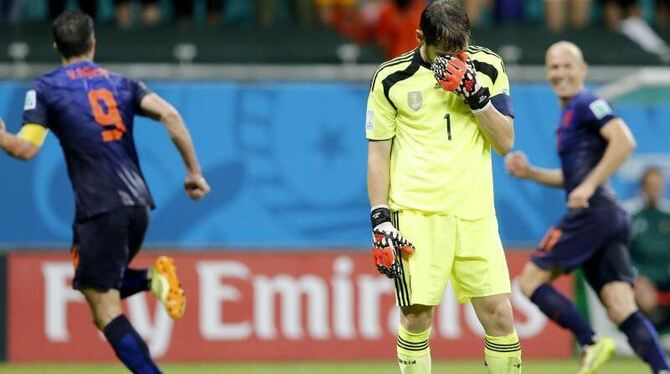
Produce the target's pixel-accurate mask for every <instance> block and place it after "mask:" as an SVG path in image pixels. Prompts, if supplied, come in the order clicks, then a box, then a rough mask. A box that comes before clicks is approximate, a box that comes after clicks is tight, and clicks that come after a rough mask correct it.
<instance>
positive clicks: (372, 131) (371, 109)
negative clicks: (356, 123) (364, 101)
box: [365, 74, 396, 140]
mask: <svg viewBox="0 0 670 374" xmlns="http://www.w3.org/2000/svg"><path fill="white" fill-rule="evenodd" d="M379 75H381V74H376V75H375V78H374V79H375V81H373V82H372V84H371V87H370V94H369V96H368V105H367V111H366V114H365V137H366V138H367V139H368V140H388V139H391V138H393V137H394V136H395V119H396V110H395V108H394V107H393V105H392V104H391V102H390V101H389V99H388V97H387V96H386V95H385V94H384V87H383V84H382V79H381V77H379Z"/></svg>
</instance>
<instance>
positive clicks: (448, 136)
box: [444, 113, 451, 140]
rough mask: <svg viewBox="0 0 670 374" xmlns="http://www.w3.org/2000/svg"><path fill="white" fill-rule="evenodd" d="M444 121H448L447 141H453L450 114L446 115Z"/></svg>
mask: <svg viewBox="0 0 670 374" xmlns="http://www.w3.org/2000/svg"><path fill="white" fill-rule="evenodd" d="M444 119H446V120H447V139H449V140H451V115H450V114H449V113H447V114H445V115H444Z"/></svg>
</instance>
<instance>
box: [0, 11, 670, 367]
mask: <svg viewBox="0 0 670 374" xmlns="http://www.w3.org/2000/svg"><path fill="white" fill-rule="evenodd" d="M420 1H422V0H417V2H420ZM465 1H466V2H467V5H468V7H469V10H470V12H471V13H470V16H471V19H472V20H473V23H474V24H475V25H474V28H473V33H472V34H473V40H474V43H476V44H479V45H483V46H486V47H488V48H490V49H491V50H493V51H494V52H496V53H498V54H500V55H501V56H502V57H503V58H504V59H505V60H506V62H507V68H508V71H509V75H510V78H511V82H512V86H511V93H512V97H513V102H514V106H515V112H516V132H517V139H516V145H515V148H516V149H520V150H523V151H525V152H526V153H527V154H528V155H529V157H530V158H531V160H533V162H534V163H537V164H539V165H543V166H557V165H558V160H557V157H556V156H555V154H554V128H555V123H556V121H557V118H558V113H559V108H558V105H557V102H556V100H555V98H554V97H553V94H552V92H551V90H550V88H549V87H548V86H547V85H546V84H545V83H544V81H543V78H544V70H543V66H542V64H543V58H544V51H545V50H546V48H547V47H548V46H549V45H550V44H551V43H553V42H555V41H558V40H562V39H567V40H571V41H574V42H576V43H577V44H579V45H580V46H581V47H582V48H583V50H584V54H585V58H586V60H587V61H588V62H589V63H590V65H591V68H590V78H589V84H590V85H591V87H592V88H595V89H597V90H599V91H600V92H601V93H602V94H603V95H605V96H606V97H608V98H609V99H610V100H611V101H612V103H613V106H614V108H615V110H616V111H617V112H618V113H619V114H620V115H621V116H622V117H623V118H624V120H625V121H626V122H627V123H628V124H629V126H630V127H631V129H632V130H633V132H634V134H635V136H636V138H637V140H638V143H639V146H638V149H637V151H636V153H635V155H634V156H633V157H632V158H631V159H630V160H629V161H628V162H627V163H626V165H625V166H624V167H623V168H622V170H621V171H620V172H619V173H618V174H617V175H616V176H615V178H614V179H613V185H614V187H615V189H616V190H617V192H618V194H619V195H620V196H621V197H622V198H624V199H625V198H631V197H633V196H634V195H635V194H636V191H637V180H638V178H639V176H640V173H641V171H642V170H643V168H644V167H645V166H647V165H650V164H654V165H657V166H660V167H662V168H663V169H664V170H665V171H666V174H667V173H668V172H670V157H669V143H668V139H670V128H669V127H668V123H667V121H668V118H670V113H669V112H670V101H669V99H670V72H669V71H668V70H666V68H665V65H664V64H665V63H667V61H668V56H669V55H670V54H669V53H668V47H667V45H666V44H665V41H667V40H670V39H669V37H670V28H667V26H668V25H667V22H668V20H669V19H667V18H663V15H664V14H665V16H666V17H667V16H668V13H667V12H670V9H665V8H658V9H656V8H655V4H656V3H655V2H654V1H652V0H639V1H638V4H637V8H636V9H634V10H632V11H630V12H623V14H624V16H625V17H622V18H621V19H616V17H614V18H612V16H611V13H610V10H608V9H604V8H602V7H600V3H599V2H597V1H596V2H591V1H589V0H583V3H584V4H586V6H585V7H584V8H585V9H586V10H587V11H588V12H587V13H586V14H585V15H584V17H583V20H581V21H580V20H573V21H571V20H570V17H566V18H565V19H564V20H563V21H562V18H561V15H560V13H555V9H553V8H552V7H554V6H555V5H556V4H562V3H563V1H562V0H547V2H543V1H540V0H465ZM55 3H56V1H52V2H50V1H47V0H44V1H41V0H0V117H2V118H4V120H5V122H6V123H7V125H8V127H9V130H10V131H12V132H15V131H17V130H18V129H19V126H20V124H21V115H22V107H23V106H22V104H23V100H24V95H25V91H26V89H27V87H28V86H29V84H30V80H31V79H32V78H34V77H36V76H37V75H40V74H42V73H44V72H46V71H48V70H50V69H53V68H55V67H57V66H58V58H57V55H56V54H55V52H54V51H53V49H52V47H51V43H52V41H51V34H50V22H49V18H50V12H51V13H53V12H54V11H55V10H58V9H57V6H58V5H57V4H55ZM130 3H131V4H130V6H129V7H127V6H128V5H127V4H126V5H123V4H122V5H118V6H117V7H116V8H115V4H114V2H113V1H112V0H99V1H97V2H96V1H93V0H88V1H84V2H83V4H82V5H83V6H88V7H89V9H94V10H95V13H96V14H95V17H96V22H97V40H98V50H97V55H96V59H97V61H98V62H99V63H102V64H103V65H105V66H106V67H108V68H110V69H111V70H114V71H118V72H121V73H125V74H128V75H131V76H133V77H136V78H140V79H142V80H144V81H145V82H146V83H147V84H148V85H149V87H150V88H152V89H153V90H155V91H157V92H158V93H160V94H161V95H162V96H164V97H165V98H167V99H168V100H169V101H170V102H172V103H173V104H174V105H175V106H176V107H177V108H178V109H179V110H180V111H181V113H182V115H183V117H184V118H185V120H186V121H187V124H188V125H189V128H190V130H191V132H192V135H193V138H194V141H195V144H196V146H197V149H198V151H199V156H200V159H201V163H202V165H203V167H204V169H205V175H206V176H207V178H208V179H209V182H210V183H211V185H212V188H213V192H212V194H211V195H210V196H209V197H208V198H207V199H206V200H204V201H202V202H200V203H198V204H193V203H191V202H190V201H188V200H187V198H186V197H185V196H184V194H183V192H182V189H181V180H182V177H183V176H182V175H181V173H182V168H181V165H180V162H181V161H180V159H179V157H178V155H177V153H176V151H174V150H173V147H172V145H171V144H170V141H169V139H168V137H167V136H165V135H164V130H163V129H162V128H161V126H160V125H158V124H156V123H152V122H150V121H148V120H145V119H139V120H138V121H137V122H136V138H137V141H138V148H139V152H140V157H141V161H142V167H143V169H144V172H145V175H146V177H147V179H148V182H149V185H150V187H151V188H152V192H153V194H154V197H155V198H156V200H157V205H158V209H157V210H156V211H155V214H154V216H153V222H152V225H151V227H150V231H149V233H148V237H147V241H146V246H145V247H146V251H145V252H144V254H143V256H141V257H140V258H139V259H138V263H139V264H140V265H141V264H142V263H145V264H146V263H148V262H149V261H151V259H152V258H154V257H155V256H156V255H157V253H158V252H159V251H160V252H166V251H167V252H169V253H171V254H173V255H174V256H175V257H177V261H178V264H179V266H180V270H181V272H182V274H183V275H182V276H183V283H184V285H185V288H186V289H187V292H188V295H189V306H188V311H187V314H186V316H185V318H184V319H183V320H180V321H178V322H176V323H173V322H172V321H171V320H170V319H169V318H168V317H167V315H166V314H165V313H164V312H163V310H162V309H160V308H156V305H155V303H154V301H153V300H150V299H149V298H148V297H147V298H145V297H144V296H137V297H134V298H131V299H130V300H129V301H128V303H127V311H128V315H129V317H130V319H131V321H132V322H133V323H134V324H135V326H137V328H138V330H139V331H140V333H141V334H142V335H143V336H144V337H145V338H146V340H147V342H148V344H149V346H150V349H151V350H152V353H153V354H154V356H155V357H157V359H158V360H159V361H160V362H161V363H165V365H166V371H167V372H168V373H180V372H186V371H188V372H203V373H208V372H211V373H214V372H216V373H219V372H226V373H268V372H272V373H282V372H287V373H288V372H291V373H303V372H304V373H307V372H309V373H313V372H316V371H319V372H322V373H330V372H333V373H335V372H336V370H337V373H362V372H367V373H390V372H395V370H396V369H395V364H394V360H395V348H394V347H395V344H394V335H395V326H396V323H397V318H398V317H397V313H396V312H395V309H394V307H393V293H392V284H391V283H390V282H388V281H386V280H385V279H384V278H382V277H380V276H379V275H377V274H376V273H375V272H374V271H373V269H372V266H370V261H369V256H368V245H369V243H368V242H369V236H370V234H369V221H368V209H369V208H368V205H367V195H366V189H365V162H366V141H365V138H364V128H363V123H364V113H365V105H366V97H367V89H368V82H369V79H370V77H371V75H372V73H373V72H374V70H375V69H376V65H377V64H379V63H380V62H382V61H383V60H384V58H385V56H386V55H390V54H392V52H390V48H391V47H393V46H390V45H389V43H390V42H389V40H391V42H393V41H394V40H397V39H398V38H397V37H389V35H400V34H402V33H410V34H412V33H413V28H414V26H412V22H408V21H407V20H406V19H405V18H403V17H406V16H407V17H409V16H408V15H407V14H405V13H403V11H398V10H397V9H395V10H393V12H391V13H390V15H389V12H390V11H389V9H392V7H394V6H398V5H397V4H400V3H404V2H403V1H391V0H358V1H356V0H316V1H312V0H258V1H256V0H228V1H219V2H217V1H205V0H194V1H179V0H177V1H167V0H160V1H157V2H155V3H154V4H153V5H149V6H147V7H146V8H140V5H139V2H137V3H138V4H135V2H130ZM410 3H411V2H410ZM577 3H579V1H578V2H577ZM64 4H65V5H64V6H65V7H66V8H73V7H76V6H77V5H78V4H77V2H76V1H65V2H64ZM91 4H93V5H91ZM414 5H416V4H414ZM411 6H412V5H410V7H411ZM124 7H125V8H124ZM389 7H391V8H389ZM408 9H409V8H408ZM565 11H566V13H565V14H567V15H574V14H576V12H577V11H578V10H576V9H566V10H565ZM581 11H583V9H582V10H581ZM407 12H409V10H408V11H407ZM664 12H665V13H664ZM385 17H386V18H385ZM412 19H413V18H411V17H410V20H412ZM382 20H386V21H387V23H386V24H385V26H384V27H382V26H380V24H381V23H383V22H382ZM389 20H390V21H389ZM408 24H409V27H408ZM389 25H390V26H389ZM393 33H399V34H393ZM0 172H1V175H2V177H1V179H0V180H1V182H0V207H1V208H0V249H2V253H1V254H0V360H2V361H5V362H6V364H4V365H0V372H3V373H4V372H6V373H23V372H25V373H60V372H63V373H90V372H93V371H95V372H99V373H106V372H109V373H112V372H122V371H123V369H122V367H121V366H119V365H118V364H116V363H115V360H114V356H113V353H112V351H111V350H110V349H109V348H108V347H107V346H106V344H105V343H104V341H103V338H102V337H101V335H99V334H97V333H96V332H95V331H94V329H93V328H92V326H91V322H90V317H89V312H88V309H87V307H86V306H85V304H84V302H83V299H82V298H81V297H80V296H79V295H78V294H77V293H75V292H73V291H72V290H71V289H70V288H69V281H70V278H71V276H72V268H71V265H70V262H69V259H68V254H67V248H69V244H70V237H71V229H70V224H71V220H72V215H73V207H74V201H73V197H72V193H71V190H70V186H69V182H68V180H67V176H66V171H65V165H64V162H63V158H62V156H61V152H60V149H59V145H58V144H57V141H56V140H55V138H54V137H49V139H48V140H47V143H46V144H45V146H44V147H43V149H42V151H41V154H40V155H39V157H38V158H37V159H36V160H34V161H33V162H31V163H21V162H17V161H15V160H12V159H10V158H9V157H0ZM494 178H495V185H496V208H497V211H498V218H499V221H500V230H501V235H502V238H503V241H504V244H505V246H506V248H507V250H508V253H509V261H510V268H511V270H512V273H513V274H512V275H513V276H516V275H518V273H519V271H520V269H521V266H522V264H523V262H524V261H525V260H526V258H527V255H528V251H529V250H530V249H531V248H532V247H533V245H534V243H536V242H537V241H538V240H539V239H540V238H541V236H542V235H543V234H544V231H545V230H546V228H547V227H548V226H549V225H551V224H552V223H553V222H554V221H555V220H556V219H557V218H558V217H559V216H560V215H561V213H562V212H563V210H564V204H563V196H562V193H561V192H559V191H553V190H549V189H546V188H542V187H539V186H536V185H531V184H530V183H522V182H518V181H514V180H512V179H511V178H510V177H508V176H506V175H505V173H504V170H503V165H502V161H501V159H500V158H495V159H494ZM559 285H560V288H561V289H562V290H563V291H564V292H566V293H568V294H569V295H571V296H572V297H574V298H576V299H577V300H578V302H579V305H580V306H581V308H582V309H583V311H584V313H587V314H588V315H589V317H590V319H591V320H592V322H594V324H595V325H596V326H597V327H598V330H599V331H600V332H608V333H615V331H613V327H612V326H611V325H608V324H607V323H606V321H605V319H604V315H603V313H602V310H600V309H598V308H597V305H596V303H594V297H593V295H591V294H589V292H588V291H586V290H585V289H584V287H583V286H582V285H581V284H580V283H579V281H578V280H575V279H574V278H566V279H563V280H562V281H561V282H560V283H559ZM513 303H514V307H515V314H516V318H517V323H518V326H517V329H518V331H519V334H520V336H521V338H522V341H523V349H524V355H525V359H526V361H527V365H526V368H525V372H526V373H539V372H542V373H545V374H550V373H564V372H575V371H576V370H577V365H576V361H575V358H574V357H575V353H574V343H573V341H572V339H571V338H570V336H569V335H568V334H566V333H565V332H563V331H559V329H558V328H556V327H555V326H553V325H551V324H549V323H548V322H547V320H546V319H545V318H544V317H543V316H542V315H541V313H540V312H539V311H538V310H537V309H536V308H535V307H534V306H532V305H531V304H530V302H529V301H527V300H526V299H524V298H523V297H522V296H521V294H520V292H518V290H516V289H515V292H514V295H513ZM481 333H482V331H481V329H480V327H478V324H477V322H476V319H475V316H474V313H473V311H472V310H471V308H470V307H469V306H467V305H466V306H459V305H457V304H456V303H455V301H454V298H453V295H452V294H451V291H450V290H447V293H446V294H445V302H444V304H443V305H442V306H441V307H440V308H439V311H438V313H437V320H436V325H435V329H434V336H433V339H432V351H433V357H434V360H435V361H438V364H437V365H438V366H437V367H436V369H435V372H453V373H463V372H466V371H467V372H484V368H483V365H481V362H480V361H481V352H482V343H481V338H480V336H481ZM619 342H620V347H619V348H620V353H621V356H623V357H625V356H629V355H630V352H629V351H628V350H627V349H626V347H625V342H624V340H623V339H621V338H620V339H619ZM464 360H465V361H464ZM468 360H470V361H468ZM312 361H316V362H312ZM440 361H442V362H440ZM184 362H186V363H184ZM195 362H197V363H195ZM47 363H48V364H47ZM645 370H646V369H644V367H643V366H642V365H641V364H640V363H639V362H638V361H636V360H630V359H625V358H624V359H620V360H618V361H615V362H614V363H613V364H609V365H608V366H607V367H606V371H607V372H609V373H627V374H629V373H642V372H646V371H645Z"/></svg>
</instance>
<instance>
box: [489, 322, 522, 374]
mask: <svg viewBox="0 0 670 374" xmlns="http://www.w3.org/2000/svg"><path fill="white" fill-rule="evenodd" d="M484 359H485V363H486V369H488V372H489V373H490V374H519V373H521V344H520V343H519V337H518V336H517V335H516V331H514V332H513V333H511V334H509V335H505V336H491V335H488V334H486V336H485V338H484Z"/></svg>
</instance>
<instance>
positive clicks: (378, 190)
mask: <svg viewBox="0 0 670 374" xmlns="http://www.w3.org/2000/svg"><path fill="white" fill-rule="evenodd" d="M391 144H392V140H391V139H389V140H379V141H370V142H368V170H367V176H368V196H369V198H370V206H371V207H375V206H378V205H386V204H388V197H389V183H390V182H389V181H390V164H391Z"/></svg>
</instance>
